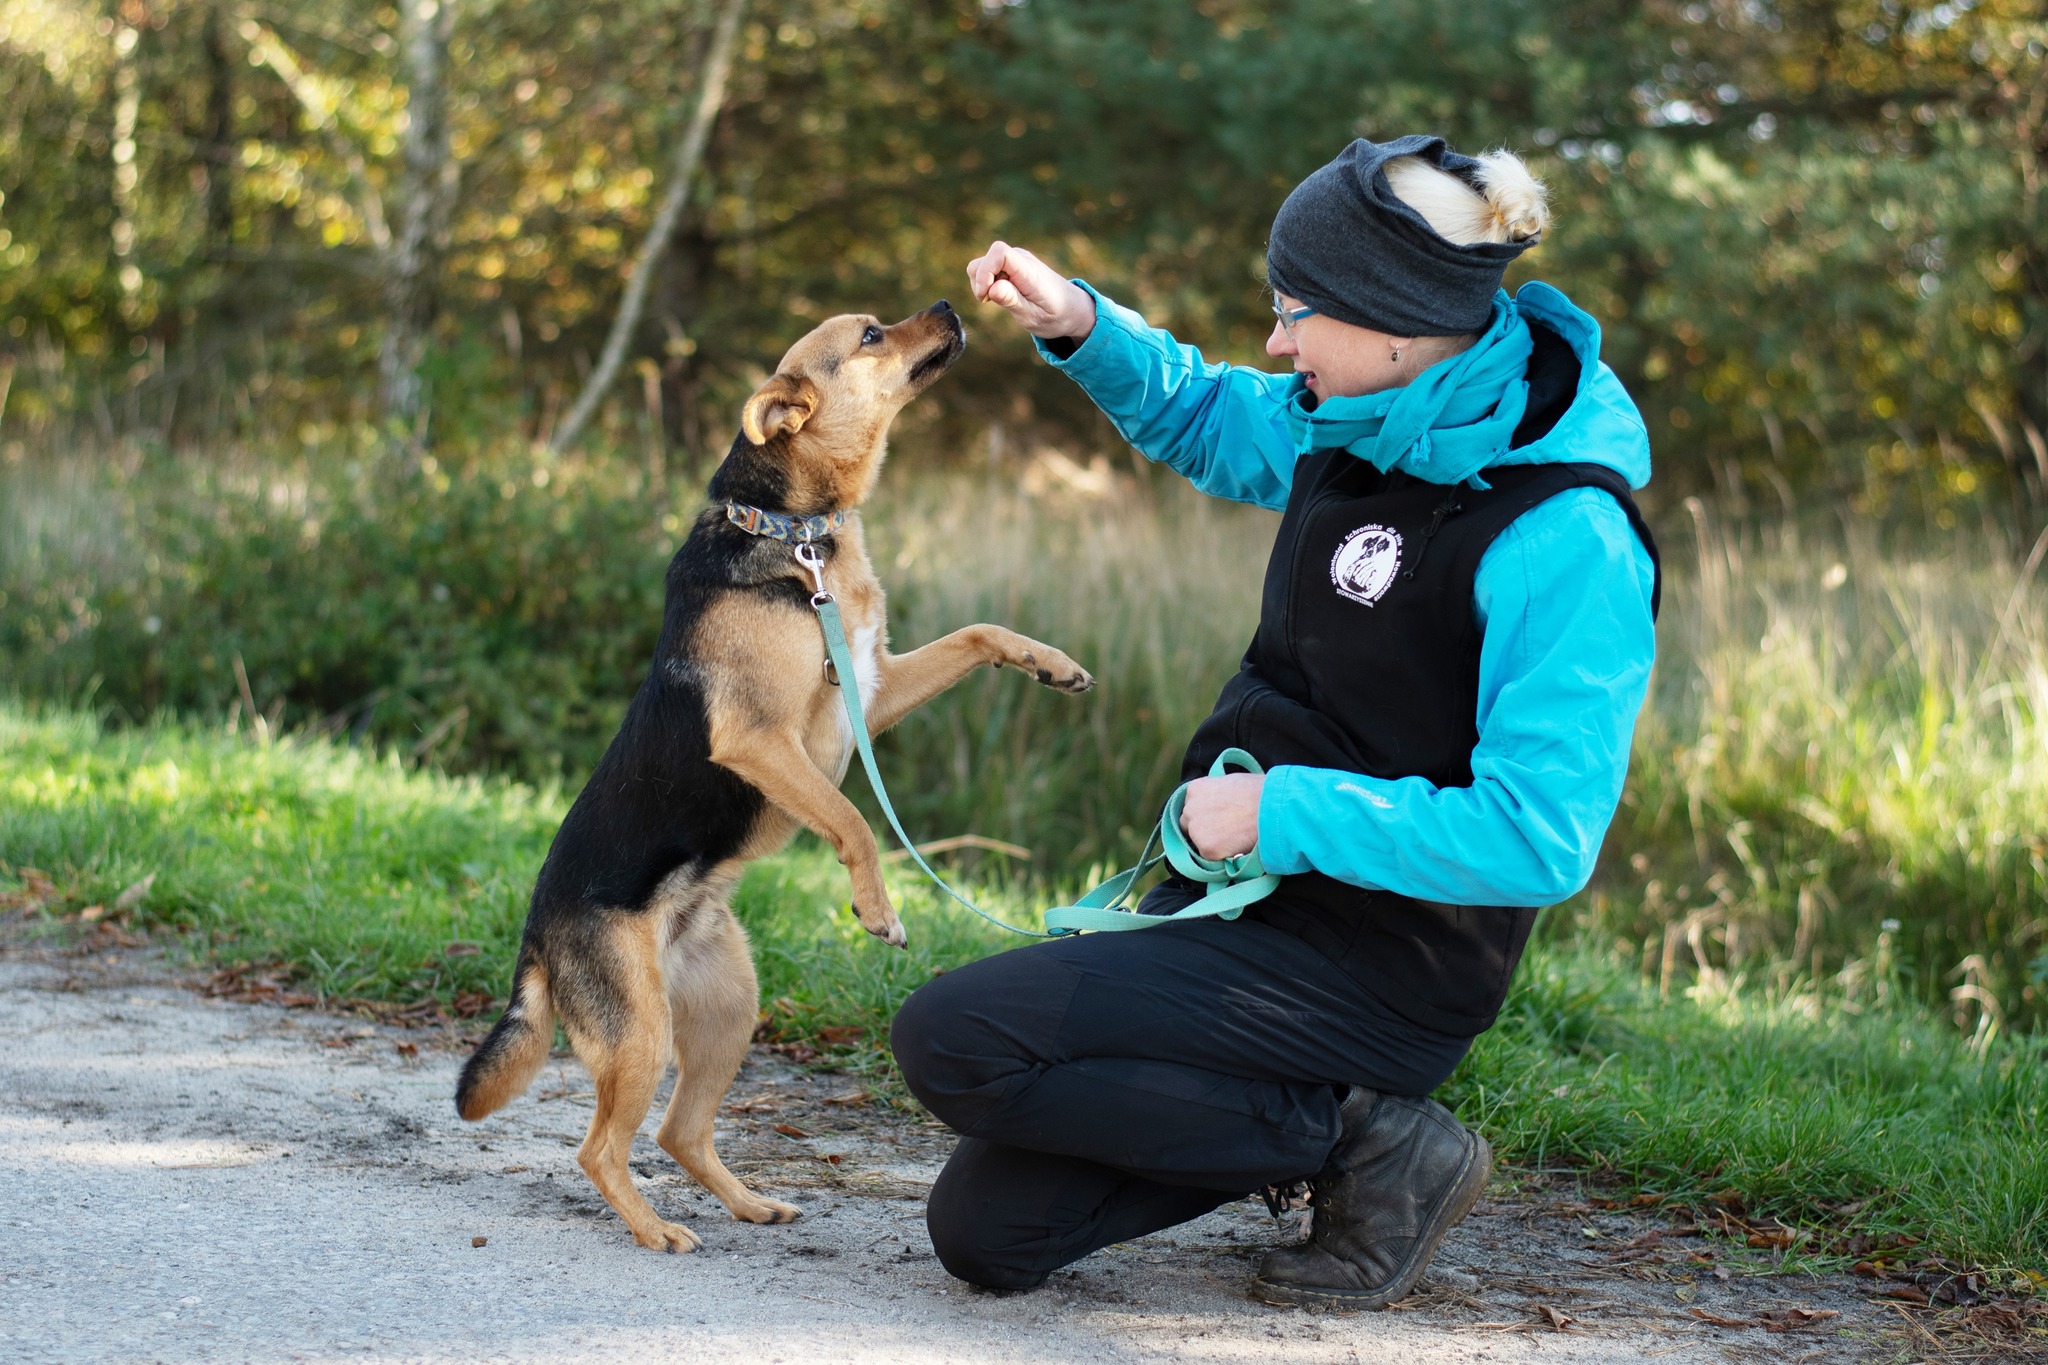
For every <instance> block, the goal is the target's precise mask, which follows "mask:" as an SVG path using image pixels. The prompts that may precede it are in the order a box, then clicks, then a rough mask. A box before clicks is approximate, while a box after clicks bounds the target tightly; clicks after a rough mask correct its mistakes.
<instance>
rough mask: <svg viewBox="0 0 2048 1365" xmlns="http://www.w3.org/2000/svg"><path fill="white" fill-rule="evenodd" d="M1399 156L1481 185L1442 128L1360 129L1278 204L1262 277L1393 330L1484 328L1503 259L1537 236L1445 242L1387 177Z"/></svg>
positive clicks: (1328, 309)
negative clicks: (1377, 137)
mask: <svg viewBox="0 0 2048 1365" xmlns="http://www.w3.org/2000/svg"><path fill="white" fill-rule="evenodd" d="M1398 156H1418V157H1421V158H1422V159H1423V160H1424V161H1427V162H1429V163H1430V164H1431V165H1433V166H1435V167H1437V168H1438V169H1439V170H1443V171H1448V172H1449V173H1450V174H1452V175H1455V176H1457V177H1458V178H1459V179H1461V180H1463V181H1464V182H1465V183H1467V184H1468V185H1471V186H1472V187H1473V189H1475V190H1479V189H1480V185H1479V183H1478V175H1477V173H1478V171H1479V165H1480V163H1479V162H1477V161H1475V160H1474V159H1473V158H1471V157H1469V156H1460V155H1459V154H1458V153H1456V152H1454V151H1452V150H1451V149H1450V147H1449V146H1448V145H1447V144H1446V143H1445V142H1444V140H1443V139H1442V138H1440V137H1431V136H1428V135H1426V134H1414V135H1411V136H1409V137H1402V138H1396V139H1394V140H1393V141H1392V142H1368V141H1367V140H1366V139H1364V138H1360V139H1358V140H1357V141H1356V142H1354V143H1352V144H1351V145H1350V146H1349V147H1346V148H1345V149H1344V150H1343V151H1342V152H1340V153H1338V155H1337V159H1336V160H1334V161H1332V162H1330V164H1328V165H1327V166H1324V167H1323V168H1322V169H1321V170H1319V171H1317V172H1315V174H1313V175H1311V176H1309V178H1308V179H1306V180H1304V181H1302V182H1301V183H1300V184H1299V185H1296V186H1295V187H1294V193H1292V194H1290V195H1288V196H1287V202H1286V203H1284V204H1282V205H1281V206H1280V212H1279V213H1278V214H1277V215H1275V216H1274V219H1273V235H1272V237H1271V239H1270V240H1269V241H1268V243H1267V245H1266V282H1267V283H1268V284H1270V285H1272V287H1273V291H1274V292H1275V293H1279V294H1286V295H1288V296H1289V297H1292V298H1297V299H1300V300H1301V301H1302V302H1303V303H1305V304H1307V305H1308V306H1309V307H1311V308H1313V309H1315V310H1316V311H1317V312H1318V313H1321V314H1323V315H1325V316H1327V317H1333V318H1335V319H1337V320H1338V321H1339V322H1349V323H1352V324H1355V325H1356V326H1359V327H1370V328H1372V329H1373V330H1374V331H1376V332H1385V333H1387V334H1388V335H1390V336H1397V337H1423V336H1459V335H1462V334H1463V333H1466V332H1483V331H1485V330H1486V326H1487V324H1488V322H1490V321H1491V320H1492V317H1493V296H1494V294H1495V293H1496V292H1497V291H1498V290H1499V289H1500V281H1501V276H1502V274H1504V273H1505V272H1506V270H1507V267H1508V262H1509V261H1512V260H1514V259H1515V257H1517V256H1519V255H1521V254H1522V253H1523V252H1524V251H1526V250H1528V249H1529V248H1530V247H1532V246H1534V245H1535V244H1536V240H1535V238H1533V237H1532V238H1529V239H1528V240H1525V241H1520V242H1479V243H1474V244H1473V245H1470V246H1459V245H1456V244H1455V243H1452V242H1449V241H1446V240H1445V239H1444V238H1443V237H1441V236H1440V235H1438V233H1437V231H1436V229H1435V228H1433V227H1431V226H1430V225H1429V223H1428V221H1427V220H1426V219H1424V218H1423V216H1422V215H1421V214H1420V213H1418V212H1416V211H1415V209H1414V208H1413V207H1411V206H1410V205H1408V204H1407V203H1405V202H1404V201H1403V200H1401V199H1400V198H1398V197H1397V196H1396V195H1395V194H1394V190H1393V186H1391V185H1390V184H1388V183H1387V174H1386V169H1385V167H1386V164H1387V163H1388V162H1389V161H1391V160H1393V159H1394V158H1395V157H1398ZM1482 192H1483V191H1482Z"/></svg>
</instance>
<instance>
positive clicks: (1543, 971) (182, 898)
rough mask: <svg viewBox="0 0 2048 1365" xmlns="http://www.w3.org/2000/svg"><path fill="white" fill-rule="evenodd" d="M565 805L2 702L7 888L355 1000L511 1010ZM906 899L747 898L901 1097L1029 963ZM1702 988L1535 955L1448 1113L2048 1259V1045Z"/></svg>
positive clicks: (1539, 1161) (804, 876) (1549, 953)
mask: <svg viewBox="0 0 2048 1365" xmlns="http://www.w3.org/2000/svg"><path fill="white" fill-rule="evenodd" d="M563 804H564V803H563V801H562V799H561V797H560V795H559V793H556V792H550V791H542V792H536V791H534V790H532V789H530V788H527V787H523V786H520V785H517V784H513V783H508V782H502V781H478V780H475V779H458V778H448V777H444V776H439V775H435V774H433V773H426V772H415V771H408V770H406V769H404V768H402V767H401V766H400V765H398V764H397V763H395V762H393V761H390V760H375V759H371V758H369V757H367V756H366V755H364V754H363V753H362V752H360V751H358V750H351V749H346V748H341V747H338V746H336V745H334V744H332V743H330V742H327V741H322V740H318V739H310V738H297V739H285V740H281V741H274V742H263V741H255V740H252V739H250V738H249V737H248V736H247V735H241V736H234V735H229V734H227V733H225V732H224V731H222V730H221V729H219V728H211V727H210V728H205V729H201V728H195V727H190V726H178V725H154V726H150V727H147V728H144V729H135V730H126V731H107V730H103V729H101V728H100V727H99V726H97V725H96V724H94V723H93V722H91V721H89V720H87V719H84V718H81V717H79V716H77V715H76V714H74V713H65V712H35V711H25V710H23V709H22V708H20V707H18V706H11V705H10V706H0V860H4V861H0V894H5V893H7V892H9V891H11V890H14V889H15V888H16V887H19V886H20V885H21V884H22V883H23V881H24V878H25V872H24V870H25V869H26V868H28V867H34V868H36V869H38V870H40V871H42V872H44V873H47V874H49V876H50V877H51V878H52V880H53V881H54V882H55V884H56V887H55V890H53V891H46V892H43V893H42V894H41V896H40V897H39V899H40V900H41V901H42V903H43V905H44V908H45V914H47V915H51V916H63V915H68V914H70V913H71V912H74V911H76V910H77V909H79V908H80V907H82V906H84V905H85V904H87V903H88V902H91V903H98V904H102V905H105V904H110V903H112V901H113V900H114V898H115V897H116V895H117V894H118V893H119V892H120V891H121V890H122V889H123V888H124V887H128V886H131V885H133V884H134V883H135V882H137V881H139V880H141V878H143V877H144V876H146V875H149V874H151V873H154V874H155V875H156V880H155V881H154V882H153V883H151V884H150V887H149V890H148V892H147V893H146V895H145V896H144V898H143V899H142V901H141V903H140V905H139V906H138V907H137V908H136V909H135V912H134V913H135V915H136V918H137V920H138V922H140V923H141V924H143V925H162V926H175V927H177V928H180V929H183V930H185V931H187V933H186V936H185V937H184V938H182V939H179V940H174V943H182V944H183V945H184V946H185V947H186V948H188V949H189V950H191V951H192V952H194V953H195V954H197V955H199V956H200V957H201V958H202V960H205V961H208V962H234V961H254V962H265V963H267V962H282V963H283V964H285V966H286V968H287V970H289V971H290V972H291V973H293V974H294V975H296V976H297V977H298V978H299V979H300V980H302V981H304V982H305V983H307V985H308V986H309V987H311V988H313V989H315V990H317V991H318V992H320V993H321V994H324V995H326V996H329V997H337V996H338V997H364V998H370V999H382V1000H392V1001H397V1002H402V1003H411V1002H413V1001H415V1000H418V999H420V998H422V997H425V996H432V997H434V998H438V999H440V1000H442V1001H444V1002H445V1001H448V1000H451V999H452V998H453V997H455V996H456V995H458V994H459V993H462V992H466V991H476V990H482V991H486V992H490V993H494V994H498V993H502V992H503V990H504V989H505V986H506V983H507V981H508V979H509V976H510V972H511V966H512V955H513V952H514V950H515V948H516V946H517V942H518V933H519V927H520V924H521V923H522V922H523V918H524V914H523V912H524V901H525V896H526V892H527V889H528V887H529V885H530V883H531V880H532V878H533V876H534V874H535V872H536V871H537V870H538V868H539V864H540V860H541V857H542V856H543V854H544V853H545V851H546V847H547V842H548V839H549V838H550V836H551V835H552V832H553V829H554V825H555V822H556V821H557V820H558V819H559V818H560V816H561V813H562V810H563ZM891 882H892V889H893V890H895V891H896V893H897V894H898V897H899V899H900V901H901V903H902V910H903V915H904V921H905V924H906V926H907V927H908V929H909V931H910V944H911V946H910V948H909V950H908V951H906V952H894V951H891V950H889V949H886V948H884V947H882V946H881V945H880V944H878V943H876V942H874V941H872V940H871V939H870V938H869V937H868V935H866V934H865V933H863V932H862V931H861V930H860V929H859V928H858V926H857V925H856V924H855V922H854V920H853V918H852V916H851V915H850V913H848V911H847V909H846V884H845V873H844V870H843V869H841V868H840V867H838V865H837V864H836V863H835V862H834V861H833V859H832V858H831V855H830V854H829V853H828V852H827V851H826V850H824V849H823V848H822V847H820V846H819V845H817V844H815V843H813V842H810V841H804V842H800V843H799V844H797V845H796V846H795V847H793V848H792V850H791V851H789V852H787V853H784V854H781V855H778V856H776V857H773V858H770V859H767V860H764V861H762V862H760V863H757V864H755V865H753V867H751V868H750V869H749V871H748V873H747V876H746V877H745V879H744V880H743V881H742V883H741V885H740V888H739V891H738V893H737V895H736V896H735V899H734V908H735V910H736V912H737V913H738V915H739V917H740V919H741V921H742V922H743V923H744V924H745V925H746V927H747V930H748V933H749V935H750V937H751V938H752V940H753V943H754V952H755V958H756V961H757V962H758V964H759V968H760V974H761V984H762V1001H763V1004H764V1008H765V1012H766V1020H767V1022H768V1025H769V1027H770V1028H771V1029H772V1030H773V1031H774V1032H775V1033H777V1034H778V1035H780V1036H781V1037H784V1038H787V1039H790V1040H792V1041H801V1040H810V1041H812V1042H813V1043H815V1044H818V1045H820V1046H822V1047H823V1048H824V1049H825V1050H827V1051H828V1052H829V1053H830V1054H831V1055H832V1056H833V1057H834V1059H835V1060H836V1061H837V1063H838V1064H840V1065H845V1066H852V1067H857V1068H861V1069H864V1070H867V1071H869V1072H870V1073H871V1074H873V1075H874V1076H875V1077H876V1079H877V1080H878V1081H881V1082H883V1083H885V1084H887V1083H888V1064H887V1061H886V1056H885V1053H884V1052H883V1051H882V1050H881V1049H882V1041H883V1039H884V1037H885V1035H886V1026H887V1021H888V1019H889V1018H890V1016H891V1015H893V1013H894V1012H895V1010H896V1007H897V1006H898V1005H899V1004H900V1003H901V1002H902V1000H903V997H904V996H906V995H907V994H908V993H909V992H910V991H912V990H914V989H915V988H916V987H917V986H918V985H919V984H921V983H922V982H924V981H926V980H928V979H930V977H931V976H932V975H933V974H934V973H935V972H937V971H941V970H944V969H946V968H949V967H954V966H958V965H960V964H962V963H964V962H969V961H972V960H974V959H975V958H978V957H981V956H984V955H986V954H987V953H990V952H995V951H1001V950H1004V949H1006V948H1009V947H1011V946H1013V945H1014V944H1016V943H1018V942H1020V941H1021V940H1016V939H1011V938H1009V937H1008V936H1006V935H1003V934H1001V933H1000V932H998V931H996V930H994V929H992V928H989V927H988V926H986V925H984V924H982V923H981V922H980V921H979V920H975V919H973V918H971V917H970V916H968V915H967V913H966V912H965V911H963V910H960V909H958V908H956V907H953V906H951V905H950V903H945V902H942V901H940V900H939V899H938V898H937V897H936V895H935V894H934V893H932V892H931V891H930V890H929V888H926V887H924V886H922V885H921V884H919V882H918V881H917V879H916V878H915V877H914V876H913V875H912V874H911V873H910V872H909V871H908V870H907V869H905V870H899V871H897V872H895V873H893V874H892V876H891ZM974 892H975V894H976V896H977V897H978V898H981V899H983V901H984V903H985V904H991V905H993V906H995V907H999V908H1000V909H1001V910H1002V911H1003V912H1005V913H1007V914H1009V915H1012V916H1014V917H1015V918H1017V919H1018V920H1019V921H1021V922H1025V923H1029V922H1031V920H1032V914H1031V910H1032V907H1033V906H1034V905H1038V904H1042V903H1043V899H1042V892H1039V891H1037V890H1036V889H1034V888H1030V887H1025V886H1019V885H1007V884H1004V883H1001V882H999V881H991V882H979V883H976V884H974ZM1025 951H1028V949H1025ZM1695 994H1696V996H1697V998H1694V999H1688V998H1683V997H1681V998H1677V999H1674V1000H1671V1001H1668V1002H1667V1001H1660V1000H1659V999H1658V998H1657V996H1656V994H1655V992H1654V991H1653V990H1650V989H1648V988H1646V987H1645V986H1643V985H1642V984H1640V983H1639V982H1638V981H1637V980H1636V979H1635V978H1634V974H1633V973H1632V972H1630V971H1629V970H1628V969H1627V968H1626V967H1625V966H1620V965H1617V964H1616V963H1615V962H1614V961H1612V960H1611V959H1605V958H1602V957H1601V956H1599V955H1598V954H1596V953H1593V952H1590V951H1588V950H1587V949H1586V948H1584V947H1578V948H1566V947H1560V946H1558V945H1555V944H1539V945H1538V946H1537V947H1536V948H1535V949H1534V950H1533V951H1532V952H1531V954H1530V955H1529V958H1528V959H1527V961H1525V963H1524V964H1523V967H1522V970H1521V972H1520V973H1519V975H1518V977H1517V980H1516V984H1515V988H1514V991H1513V993H1512V994H1511V995H1510V996H1509V999H1508V1003H1507V1007H1506V1009H1505V1011H1504V1012H1503V1014H1502V1016H1501V1022H1500V1023H1499V1025H1498V1026H1497V1027H1496V1028H1495V1029H1494V1030H1493V1031H1492V1032H1491V1033H1489V1034H1487V1035H1486V1036H1485V1037H1483V1038H1482V1039H1481V1040H1480V1041H1479V1043H1478V1045H1477V1046H1476V1047H1475V1048H1474V1050H1473V1052H1472V1054H1471V1056H1470V1057H1469V1058H1468V1059H1467V1060H1466V1062H1465V1063H1464V1065H1463V1066H1462V1067H1461V1068H1460V1069H1459V1071H1458V1072H1457V1074H1456V1075H1455V1076H1454V1077H1453V1078H1452V1080H1451V1082H1450V1085H1449V1087H1448V1089H1447V1091H1446V1093H1445V1098H1446V1099H1447V1100H1448V1101H1450V1102H1452V1103H1454V1104H1456V1105H1457V1107H1458V1108H1459V1110H1460V1112H1461V1113H1462V1114H1463V1116H1464V1117H1465V1118H1466V1120H1467V1121H1468V1122H1471V1123H1474V1124H1476V1125H1477V1126H1479V1127H1480V1128H1482V1129H1483V1130H1484V1131H1485V1132H1486V1133H1487V1135H1488V1136H1489V1138H1490V1139H1491V1140H1492V1141H1493V1142H1494V1144H1495V1146H1496V1147H1497V1148H1498V1149H1499V1150H1500V1152H1501V1153H1502V1155H1503V1156H1504V1157H1506V1158H1507V1159H1508V1160H1509V1161H1510V1162H1511V1163H1513V1164H1515V1165H1517V1166H1520V1167H1523V1168H1525V1169H1528V1168H1535V1169H1544V1170H1555V1169H1564V1170H1567V1171H1584V1172H1587V1173H1589V1174H1591V1175H1593V1176H1594V1177H1596V1178H1597V1179H1599V1180H1600V1181H1602V1182H1605V1183H1609V1184H1613V1185H1618V1186H1620V1187H1621V1188H1623V1189H1629V1190H1634V1189H1642V1190H1649V1191H1652V1192H1655V1193H1657V1194H1660V1195H1662V1196H1664V1197H1665V1198H1666V1199H1668V1200H1671V1201H1673V1202H1681V1201H1701V1200H1705V1199H1709V1198H1716V1197H1718V1198H1721V1199H1724V1200H1735V1201H1739V1202H1740V1203H1741V1204H1742V1205H1743V1206H1745V1207H1747V1208H1749V1209H1750V1210H1752V1211H1754V1212H1757V1213H1769V1214H1775V1215H1778V1216H1780V1217H1783V1218H1786V1219H1788V1220H1791V1221H1793V1222H1795V1223H1797V1222H1805V1221H1814V1222H1819V1223H1824V1224H1825V1225H1827V1226H1829V1227H1831V1228H1840V1227H1842V1226H1843V1225H1844V1224H1845V1223H1846V1224H1847V1225H1848V1226H1850V1227H1853V1228H1858V1229H1863V1230H1867V1231H1870V1232H1874V1233H1885V1232H1901V1233H1908V1234H1912V1235H1915V1236H1919V1237H1923V1238H1925V1239H1927V1240H1928V1241H1929V1243H1930V1244H1931V1247H1932V1249H1934V1250H1938V1251H1943V1252H1946V1253H1949V1254H1953V1255H1957V1256H1961V1257H1965V1258H1968V1259H1970V1260H1973V1261H1976V1262H1979V1263H1982V1264H1987V1265H1990V1266H1994V1267H1999V1266H2004V1267H2017V1268H2023V1269H2035V1270H2038V1269H2040V1268H2042V1267H2044V1266H2048V1141H2044V1139H2048V1132H2044V1124H2048V1056H2044V1055H2043V1053H2042V1051H2041V1047H2040V1042H2039V1040H2038V1039H2018V1040H2012V1039H2007V1040H1999V1039H1992V1040H1988V1041H1986V1042H1984V1043H1983V1044H1982V1045H1978V1046H1973V1045H1972V1044H1971V1043H1970V1042H1969V1041H1967V1040H1966V1039H1964V1038H1963V1037H1962V1036H1961V1035H1959V1034H1957V1033H1956V1032H1954V1031H1952V1030H1949V1029H1947V1028H1945V1027H1943V1026H1941V1025H1940V1024H1938V1023H1935V1022H1934V1021H1932V1020H1929V1019H1928V1018H1926V1017H1925V1016H1924V1015H1923V1014H1921V1013H1920V1012H1919V1011H1918V1009H1917V1008H1915V1007H1914V1006H1912V1005H1911V1004H1910V1003H1909V1002H1907V1001H1906V1000H1905V999H1904V998H1903V997H1895V998H1893V999H1892V1000H1891V1001H1890V1002H1889V1003H1888V1004H1886V1005H1884V1006H1882V1007H1878V1008H1865V1009H1864V1010H1862V1011H1861V1012H1850V1011H1848V1010H1846V1009H1844V1007H1843V1005H1844V1002H1843V1001H1842V1000H1841V999H1840V997H1839V996H1827V997H1822V996H1817V995H1811V994H1809V995H1804V996H1795V997H1782V996H1766V995H1763V994H1761V993H1758V992H1746V993H1741V994H1718V995H1717V994H1713V993H1711V992H1709V993H1695ZM1852 1206H1853V1207H1852ZM1844 1209H1849V1212H1847V1213H1845V1212H1844Z"/></svg>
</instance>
